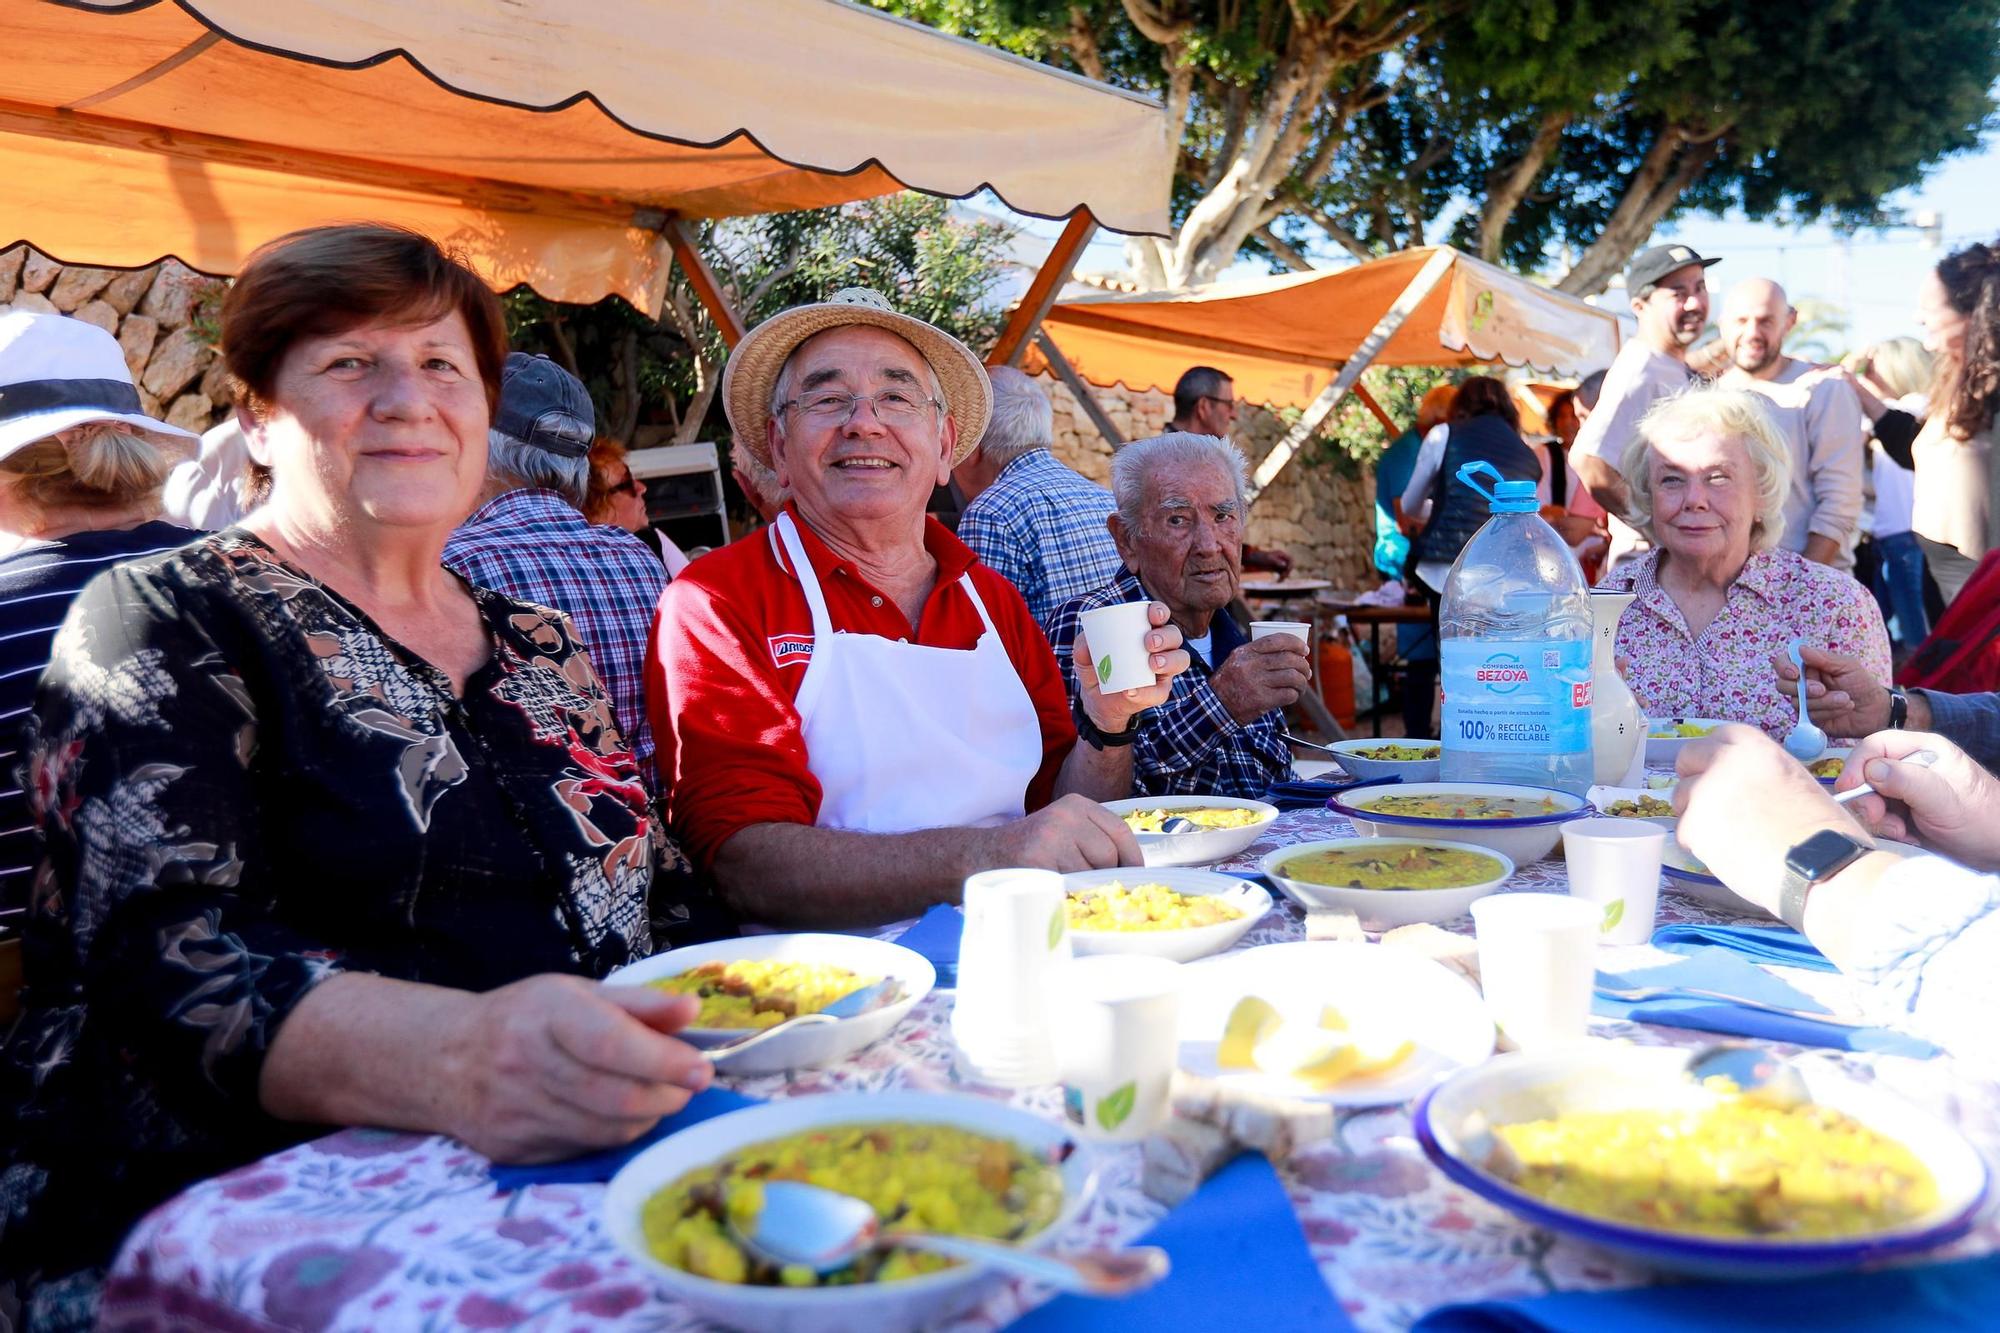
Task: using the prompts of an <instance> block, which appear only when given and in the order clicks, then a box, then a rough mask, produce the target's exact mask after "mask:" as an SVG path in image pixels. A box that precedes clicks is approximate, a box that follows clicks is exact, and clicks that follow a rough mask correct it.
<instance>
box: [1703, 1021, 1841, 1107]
mask: <svg viewBox="0 0 2000 1333" xmlns="http://www.w3.org/2000/svg"><path fill="white" fill-rule="evenodd" d="M1817 1016H1818V1015H1814V1017H1817ZM1687 1076H1688V1077H1689V1078H1691V1079H1693V1080H1694V1081H1695V1082H1696V1083H1699V1082H1701V1081H1702V1080H1703V1079H1707V1078H1715V1077H1717V1076H1720V1077H1722V1078H1726V1079H1728V1080H1729V1081H1730V1082H1731V1083H1734V1084H1735V1085H1736V1086H1737V1087H1738V1088H1740V1089H1741V1090H1742V1092H1743V1095H1744V1096H1745V1097H1750V1098H1754V1099H1755V1100H1757V1101H1761V1102H1764V1103H1765V1104H1767V1105H1770V1106H1779V1107H1787V1106H1804V1105H1806V1104H1807V1103H1809V1102H1811V1101H1812V1093H1811V1092H1809V1091H1807V1089H1806V1081H1805V1079H1804V1078H1802V1077H1800V1075H1799V1071H1798V1070H1796V1069H1794V1068H1792V1066H1791V1065H1789V1064H1787V1063H1786V1062H1785V1061H1784V1060H1782V1059H1780V1058H1779V1057H1777V1056H1775V1055H1773V1054H1771V1053H1770V1052H1769V1051H1765V1050H1759V1049H1758V1048H1757V1047H1755V1046H1737V1045H1733V1044H1728V1045H1720V1046H1704V1047H1702V1048H1701V1049H1700V1050H1698V1051H1696V1052H1694V1053H1693V1054H1692V1055H1690V1056H1688V1062H1687Z"/></svg>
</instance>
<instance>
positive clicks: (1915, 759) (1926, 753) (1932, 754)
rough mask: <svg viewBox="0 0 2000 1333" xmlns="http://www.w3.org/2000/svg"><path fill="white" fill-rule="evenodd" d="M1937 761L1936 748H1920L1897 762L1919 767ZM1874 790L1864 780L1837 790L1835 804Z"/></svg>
mask: <svg viewBox="0 0 2000 1333" xmlns="http://www.w3.org/2000/svg"><path fill="white" fill-rule="evenodd" d="M1937 761H1938V752H1937V751H1936V750H1918V751H1917V752H1916V753H1914V754H1906V755H1904V756H1903V757H1902V758H1901V759H1898V760H1897V761H1896V762H1897V763H1899V764H1915V765H1916V766H1917V767H1918V768H1929V767H1930V766H1931V765H1932V764H1935V763H1936V762H1937ZM1874 791H1875V788H1874V787H1872V786H1870V785H1869V784H1868V783H1866V782H1864V783H1862V784H1861V785H1860V786H1859V787H1853V788H1850V789H1849V790H1847V791H1837V792H1835V793H1834V794H1833V800H1834V804H1836V805H1846V804H1847V803H1848V802H1849V801H1858V800H1860V799H1861V798H1862V797H1863V796H1870V795H1873V794H1874Z"/></svg>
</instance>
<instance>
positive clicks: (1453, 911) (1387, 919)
mask: <svg viewBox="0 0 2000 1333" xmlns="http://www.w3.org/2000/svg"><path fill="white" fill-rule="evenodd" d="M1392 790H1393V789H1392ZM1413 846H1422V847H1447V848H1450V849H1452V850H1454V851H1464V852H1477V853H1479V854H1480V855H1481V856H1489V857H1492V858H1493V859H1494V860H1496V861H1498V862H1499V863H1500V873H1499V874H1498V875H1495V876H1494V877H1493V878H1492V879H1488V880H1482V881H1481V882H1479V883H1477V884H1468V885H1466V886H1465V887H1463V888H1456V889H1354V888H1346V887H1343V886H1339V885H1332V884H1314V883H1312V882H1311V881H1310V880H1303V879H1293V878H1292V877H1291V876H1289V875H1287V874H1285V873H1284V867H1285V865H1286V863H1288V862H1290V861H1291V860H1293V859H1294V858H1295V857H1298V856H1302V855H1304V854H1306V853H1308V852H1323V851H1337V850H1340V849H1343V848H1355V847H1413ZM1258 869H1260V870H1262V871H1263V872H1264V874H1265V876H1266V877H1267V878H1268V879H1269V880H1270V881H1271V882H1272V883H1273V884H1275V885H1277V886H1278V887H1279V888H1280V889H1281V890H1283V891H1284V893H1285V896H1286V897H1288V898H1290V899H1291V900H1292V901H1293V902H1295V903H1297V904H1299V906H1301V907H1344V908H1346V909H1347V910H1349V911H1351V912H1353V913H1354V914H1355V915H1357V916H1359V917H1360V918H1361V924H1362V925H1364V926H1366V927H1367V928H1368V929H1370V930H1386V929H1389V928H1391V927H1395V926H1407V925H1412V924H1414V923H1416V922H1418V921H1449V920H1451V919H1452V918H1453V917H1458V916H1463V915H1464V914H1465V912H1466V909H1467V908H1469V907H1471V906H1472V904H1473V903H1474V902H1475V901H1477V900H1478V899H1480V898H1484V897H1485V896H1486V895H1487V894H1489V893H1491V892H1493V890H1495V889H1497V888H1499V887H1500V886H1501V885H1502V884H1504V883H1506V882H1507V877H1508V876H1509V875H1511V874H1513V873H1514V863H1513V862H1512V861H1510V860H1509V859H1508V858H1507V857H1506V856H1505V855H1504V854H1503V853H1500V852H1496V851H1494V850H1493V849H1492V848H1490V847H1476V846H1474V845H1472V844H1471V843H1465V842H1445V841H1442V840H1440V839H1436V838H1327V839H1324V840H1322V841H1320V842H1302V843H1299V844H1298V845H1297V846H1294V847H1280V848H1279V849H1278V850H1277V851H1275V852H1269V853H1267V854H1266V855H1265V857H1264V860H1263V862H1262V864H1261V865H1259V866H1258Z"/></svg>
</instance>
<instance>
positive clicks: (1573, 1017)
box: [1472, 893, 1603, 1051]
mask: <svg viewBox="0 0 2000 1333" xmlns="http://www.w3.org/2000/svg"><path fill="white" fill-rule="evenodd" d="M1602 916H1603V912H1602V911H1601V910H1600V909H1599V908H1598V907H1597V906H1596V905H1595V904H1593V903H1588V902H1585V901H1584V900H1583V899H1581V898H1571V897H1569V896H1567V895H1565V894H1560V893H1496V894H1492V895H1491V896H1489V897H1485V898H1481V899H1480V900H1479V901H1478V902H1476V903H1474V904H1473V905H1472V924H1473V926H1474V928H1475V929H1476V930H1477V931H1478V933H1479V980H1480V987H1481V989H1482V990H1484V991H1485V992H1486V1012H1487V1013H1488V1014H1489V1015H1491V1017H1492V1019H1493V1022H1494V1024H1495V1025H1496V1026H1498V1027H1499V1029H1500V1030H1501V1031H1502V1032H1504V1033H1506V1034H1507V1036H1508V1038H1509V1039H1510V1040H1512V1041H1513V1043H1514V1044H1515V1045H1516V1046H1518V1047H1520V1048H1521V1049H1522V1050H1524V1051H1534V1050H1546V1049H1548V1048H1549V1047H1552V1046H1561V1045H1564V1044H1567V1043H1570V1042H1576V1041H1581V1040H1582V1039H1583V1036H1584V1029H1585V1027H1586V1026H1587V1025H1588V1023H1589V1021H1590V991H1591V982H1592V980H1593V978H1594V977H1595V974H1596V971H1597V958H1596V953H1597V950H1596V945H1597V926H1598V922H1599V920H1601V919H1602Z"/></svg>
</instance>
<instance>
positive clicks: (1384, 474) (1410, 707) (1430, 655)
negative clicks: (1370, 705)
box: [1375, 384, 1458, 736]
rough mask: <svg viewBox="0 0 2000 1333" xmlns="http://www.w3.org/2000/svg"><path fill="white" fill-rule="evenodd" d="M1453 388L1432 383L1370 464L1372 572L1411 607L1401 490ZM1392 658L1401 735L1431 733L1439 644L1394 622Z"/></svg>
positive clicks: (1447, 409) (1425, 630)
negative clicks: (1399, 689)
mask: <svg viewBox="0 0 2000 1333" xmlns="http://www.w3.org/2000/svg"><path fill="white" fill-rule="evenodd" d="M1457 392H1458V389H1457V386H1456V385H1452V384H1436V385H1432V386H1431V388H1430V390H1429V391H1428V392H1427V393H1425V394H1424V396H1423V399H1422V401H1421V402H1419V403H1418V404H1417V424H1416V425H1415V426H1414V427H1412V428H1411V429H1409V430H1406V431H1404V432H1403V433H1402V434H1401V435H1399V436H1397V437H1396V441H1395V443H1393V444H1391V445H1390V446H1389V447H1388V449H1387V450H1385V451H1384V452H1383V454H1382V456H1381V457H1380V458H1378V459H1376V460H1375V568H1376V569H1377V570H1378V571H1379V572H1380V573H1381V574H1382V577H1384V578H1389V579H1399V580H1404V581H1405V588H1404V598H1405V600H1406V602H1409V603H1411V604H1414V603H1415V602H1417V601H1419V600H1421V596H1422V595H1421V594H1420V593H1419V592H1418V591H1417V590H1416V589H1415V588H1411V587H1409V586H1407V585H1408V582H1409V580H1408V568H1409V563H1410V538H1409V535H1408V534H1407V533H1405V532H1404V531H1403V525H1402V516H1403V488H1404V487H1406V486H1408V485H1409V484H1410V473H1411V472H1412V471H1414V470H1415V469H1416V466H1417V452H1418V450H1419V449H1421V448H1422V446H1423V441H1424V437H1425V436H1426V435H1429V434H1430V433H1431V432H1432V431H1433V430H1436V429H1437V428H1438V427H1439V426H1442V425H1443V424H1444V423H1445V419H1446V418H1447V417H1449V416H1450V415H1451V400H1452V396H1453V395H1454V394H1455V393H1457ZM1396 656H1397V659H1398V660H1400V661H1401V662H1402V663H1403V734H1404V735H1405V736H1428V735H1430V734H1431V709H1432V706H1433V705H1434V704H1435V703H1436V701H1437V677H1438V646H1437V637H1436V635H1434V634H1433V633H1432V632H1431V627H1430V626H1429V625H1413V624H1407V623H1403V624H1398V625H1397V626H1396Z"/></svg>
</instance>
